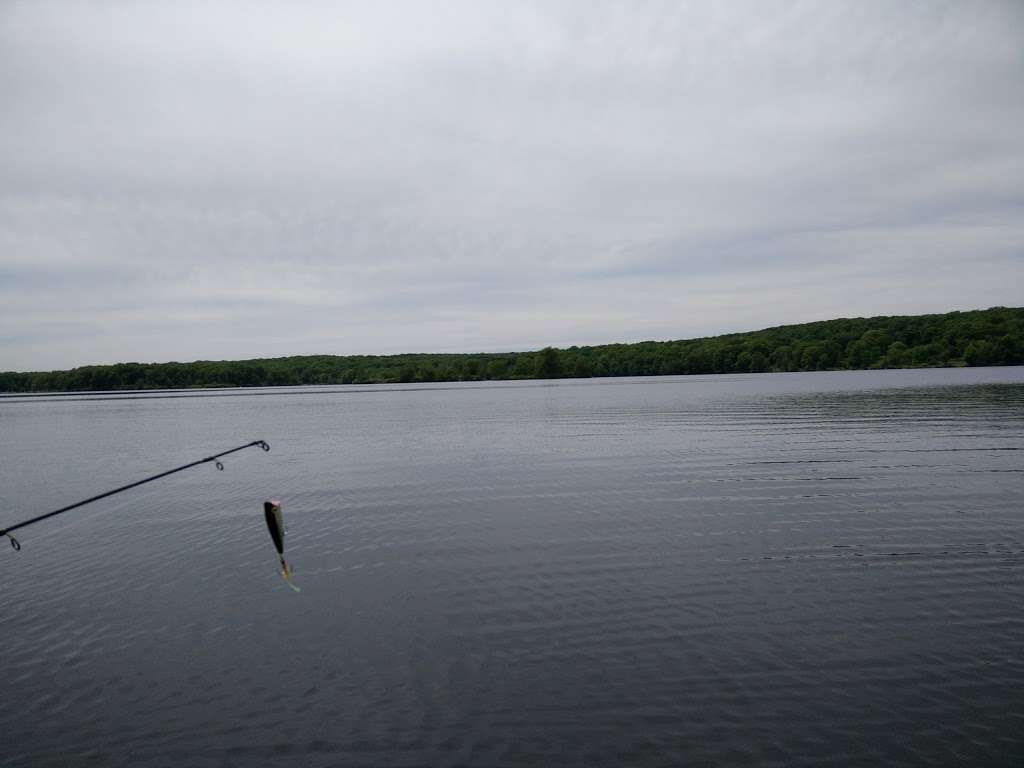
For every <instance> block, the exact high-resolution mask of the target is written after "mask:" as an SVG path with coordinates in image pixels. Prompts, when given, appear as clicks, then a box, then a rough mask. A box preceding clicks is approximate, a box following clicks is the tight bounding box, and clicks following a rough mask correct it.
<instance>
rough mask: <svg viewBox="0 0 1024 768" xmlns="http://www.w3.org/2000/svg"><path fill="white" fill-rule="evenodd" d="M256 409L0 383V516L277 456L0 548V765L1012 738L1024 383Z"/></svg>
mask: <svg viewBox="0 0 1024 768" xmlns="http://www.w3.org/2000/svg"><path fill="white" fill-rule="evenodd" d="M210 394H215V395H216V396H202V395H210ZM252 394H256V393H252V392H249V391H243V392H218V393H200V396H195V395H193V394H190V393H175V396H174V397H166V396H158V397H154V396H151V395H138V394H136V395H130V396H124V395H116V394H115V395H106V396H103V397H102V399H101V398H95V397H82V396H74V397H39V398H2V399H0V435H2V442H0V446H2V454H0V457H2V463H0V487H2V488H3V489H4V496H5V501H6V509H7V511H6V512H5V513H4V515H3V522H7V521H9V520H10V521H13V520H15V519H21V518H22V517H25V516H28V515H30V514H34V513H37V512H42V511H46V510H48V509H51V508H55V507H58V506H62V505H63V504H65V503H68V502H70V501H74V500H76V499H78V498H81V497H84V496H87V495H90V494H92V493H95V492H98V491H102V490H106V489H107V488H108V487H112V486H114V485H117V484H120V483H122V482H125V481H129V480H132V479H135V478H137V477H142V476H144V475H146V474H149V473H151V472H153V471H155V470H158V469H161V468H165V467H171V466H175V465H177V464H180V463H183V462H185V461H188V460H190V459H193V458H196V457H198V456H200V455H205V454H206V453H208V452H212V451H214V450H215V449H218V448H227V447H231V446H233V445H237V444H239V443H241V442H245V441H248V440H253V439H257V438H265V439H267V440H268V441H269V442H270V443H271V445H272V447H273V450H272V451H271V452H270V453H269V454H263V453H261V452H255V453H253V454H251V455H246V454H239V455H237V456H231V457H227V460H226V461H225V464H226V465H227V466H226V470H225V471H224V472H216V471H215V470H212V469H210V468H208V467H201V468H198V469H196V470H191V471H189V472H187V473H183V474H181V475H176V476H173V477H171V478H167V480H166V481H161V483H160V484H157V483H155V484H151V485H148V486H143V487H142V488H139V489H137V490H136V491H133V492H130V493H126V494H122V495H120V496H117V497H114V498H112V499H110V500H108V501H106V502H101V503H99V504H97V505H94V506H92V507H87V508H83V509H82V510H79V511H76V512H73V513H70V514H68V515H66V516H63V517H61V518H57V519H55V520H53V521H49V522H47V523H42V524H40V525H38V526H33V527H31V528H28V529H25V531H24V532H23V535H22V536H21V539H22V543H23V545H24V550H23V551H22V552H21V553H14V552H8V553H6V554H5V555H2V554H0V574H2V578H3V584H4V597H5V600H4V618H3V622H4V624H3V626H4V635H3V637H4V643H3V647H4V661H5V664H4V684H3V685H4V688H3V690H4V696H3V697H0V723H2V724H3V730H4V744H3V747H2V760H0V762H2V763H3V764H4V765H5V766H6V765H11V766H38V765H65V764H75V765H89V764H95V765H104V766H105V765H115V764H119V765H120V764H124V765H127V764H130V765H143V766H145V765H151V766H162V765H168V764H175V763H177V764H182V765H197V766H203V765H209V766H225V765H229V766H230V765H303V766H306V765H309V766H318V765H323V766H328V765H338V766H342V765H379V766H397V765H479V764H493V765H525V764H530V765H535V764H559V765H569V764H571V765H595V764H597V765H607V764H627V765H681V764H690V763H696V764H701V763H704V764H737V763H754V762H756V763H757V764H761V765H787V766H788V765H808V766H811V765H814V766H817V765H828V764H842V765H849V764H864V763H868V762H874V761H877V762H882V761H884V762H885V763H887V764H915V765H923V764H955V763H958V762H962V763H966V764H1013V763H1014V760H1019V759H1020V758H1021V756H1022V755H1024V737H1022V734H1024V707H1022V706H1021V705H1022V704H1024V694H1022V693H1021V691H1022V690H1024V626H1022V624H1024V621H1022V619H1021V611H1020V606H1021V605H1022V599H1024V579H1022V578H1021V576H1022V566H1024V534H1022V527H1021V523H1022V516H1024V513H1022V509H1021V505H1020V502H1019V500H1020V498H1021V494H1022V491H1024V478H1022V470H1024V467H1022V464H1021V456H1022V455H1024V454H1022V453H1021V450H1022V448H1024V432H1022V427H1024V369H1020V368H1012V369H988V370H956V371H910V372H899V371H893V372H887V371H879V372H850V373H825V374H821V373H818V374H769V375H751V376H735V377H732V376H718V377H686V378H656V379H638V380H637V379H635V380H628V381H623V380H610V381H609V380H592V381H584V382H571V381H563V382H558V383H557V384H539V383H536V382H524V383H521V384H520V383H511V384H510V383H506V384H502V385H497V386H492V385H458V386H452V385H440V386H432V387H419V388H410V387H401V386H395V387H375V388H362V387H326V388H305V389H299V390H274V391H269V390H260V391H258V394H259V396H250V395H252ZM207 470H209V471H207ZM268 497H280V498H282V499H283V501H284V505H285V514H286V515H287V519H288V521H289V552H290V555H291V557H290V559H293V560H294V564H295V566H296V576H295V578H296V581H297V583H298V584H299V585H300V586H301V587H302V590H303V591H302V593H301V594H293V593H292V592H290V591H289V590H288V589H287V587H286V586H285V585H284V584H283V583H282V582H281V580H280V577H279V576H278V575H277V573H276V555H275V553H274V551H273V547H272V546H271V544H270V542H269V538H268V537H267V535H266V531H265V528H264V523H263V519H262V501H263V500H264V499H265V498H268Z"/></svg>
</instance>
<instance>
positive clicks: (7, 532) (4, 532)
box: [0, 440, 270, 550]
mask: <svg viewBox="0 0 1024 768" xmlns="http://www.w3.org/2000/svg"><path fill="white" fill-rule="evenodd" d="M256 445H258V446H259V447H260V448H262V449H263V450H264V451H269V450H270V444H269V443H268V442H267V441H266V440H253V441H252V442H251V443H246V444H245V445H240V446H238V447H237V448H232V449H231V450H229V451H222V452H221V453H215V454H213V456H207V457H206V458H205V459H199V460H198V461H193V462H190V463H189V464H183V465H181V466H180V467H175V468H174V469H168V470H167V471H166V472H161V473H159V474H156V475H153V476H151V477H147V478H144V479H142V480H137V481H136V482H134V483H129V484H128V485H122V486H121V487H120V488H115V489H114V490H112V491H107V492H106V493H101V494H99V495H97V496H91V497H90V498H88V499H83V500H82V501H76V502H75V503H74V504H69V505H68V506H66V507H61V508H60V509H55V510H54V511H53V512H47V513H46V514H43V515H38V516H36V517H32V518H29V519H28V520H22V521H21V522H20V523H15V524H14V525H10V526H8V527H6V528H0V536H6V537H7V538H8V539H10V541H11V546H12V547H13V548H14V549H15V550H20V549H21V543H20V542H19V541H18V540H17V539H16V538H14V535H13V534H12V533H11V532H12V531H16V530H18V529H19V528H24V527H25V526H26V525H32V524H33V523H38V522H40V521H41V520H46V519H48V518H51V517H54V516H56V515H61V514H63V513H65V512H70V511H71V510H72V509H77V508H78V507H82V506H85V505H86V504H91V503H92V502H94V501H99V500H100V499H105V498H107V497H108V496H113V495H114V494H116V493H121V492H122V491H127V490H129V489H130V488H135V487H137V486H140V485H144V484H145V483H151V482H153V481H154V480H159V479H160V478H161V477H167V476H168V475H173V474H174V473H175V472H181V471H183V470H186V469H191V468H192V467H197V466H199V465H200V464H207V463H209V462H211V461H212V462H214V465H215V466H216V467H217V469H218V470H222V469H224V464H223V463H222V462H221V461H220V458H221V457H222V456H227V455H228V454H229V453H235V452H236V451H243V450H245V449H246V448H252V447H253V446H256Z"/></svg>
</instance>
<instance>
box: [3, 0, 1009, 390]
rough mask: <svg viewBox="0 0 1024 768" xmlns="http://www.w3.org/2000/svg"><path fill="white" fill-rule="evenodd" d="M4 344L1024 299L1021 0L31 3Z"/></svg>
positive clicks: (423, 330)
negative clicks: (918, 0) (882, 0)
mask: <svg viewBox="0 0 1024 768" xmlns="http://www.w3.org/2000/svg"><path fill="white" fill-rule="evenodd" d="M0 137H2V141H0V370H40V369H51V368H65V367H70V366H74V365H80V364H85V363H111V362H118V361H128V360H137V361H166V360H195V359H241V358H248V357H259V356H280V355H290V354H314V353H319V354H350V353H382V354H383V353H394V352H405V351H438V352H442V351H501V350H513V349H535V348H539V347H542V346H545V345H549V344H550V345H555V346H568V345H572V344H594V343H603V342H616V341H638V340H643V339H673V338H689V337H694V336H703V335H712V334H718V333H724V332H730V331H740V330H753V329H756V328H762V327H766V326H772V325H780V324H785V323H794V322H802V321H809V320H819V319H828V318H833V317H843V316H847V317H849V316H864V315H875V314H915V313H922V312H945V311H949V310H953V309H971V308H983V307H989V306H993V305H999V304H1002V305H1008V306H1019V305H1022V304H1024V4H1022V3H1020V2H1006V3H997V2H951V3H942V2H934V1H929V2H923V3H913V2H903V1H896V0H893V2H887V3H873V2H865V1H864V0H857V1H856V2H851V3H839V2H818V1H815V2H807V3H772V2H766V1H764V0H757V1H756V2H750V3H743V2H717V1H716V2H710V1H709V2H704V3H683V2H667V3H640V2H625V3H600V2H593V1H592V0H587V1H586V2H578V3H558V2H541V3H537V4H535V5H534V4H528V3H525V2H521V0H515V1H514V2H500V3H499V2H493V3H490V2H467V3H450V2H445V3H428V2H406V3H382V2H372V3H371V2H367V3H340V2H330V3H327V2H325V3H322V4H321V3H316V2H281V3H269V2H267V3H263V2H244V3H237V4H235V3H224V2H205V1H204V2H196V3H188V2H181V1H180V0H175V2H163V3H156V2H116V3H96V2H67V3H47V2H39V1H38V0H31V1H30V2H24V3H16V2H4V3H3V4H2V5H0Z"/></svg>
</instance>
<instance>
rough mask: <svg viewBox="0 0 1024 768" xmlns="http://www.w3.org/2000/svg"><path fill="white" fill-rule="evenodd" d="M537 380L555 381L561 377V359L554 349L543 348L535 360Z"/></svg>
mask: <svg viewBox="0 0 1024 768" xmlns="http://www.w3.org/2000/svg"><path fill="white" fill-rule="evenodd" d="M535 375H536V377H537V378H538V379H557V378H559V377H560V376H561V375H562V358H561V357H560V356H559V354H558V350H557V349H555V348H554V347H544V349H542V350H541V351H540V355H539V356H538V358H537V368H536V372H535Z"/></svg>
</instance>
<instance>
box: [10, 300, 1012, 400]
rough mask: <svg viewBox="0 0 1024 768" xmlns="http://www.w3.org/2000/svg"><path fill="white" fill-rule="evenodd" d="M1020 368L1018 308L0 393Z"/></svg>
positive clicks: (286, 364) (162, 371) (275, 363)
mask: <svg viewBox="0 0 1024 768" xmlns="http://www.w3.org/2000/svg"><path fill="white" fill-rule="evenodd" d="M964 365H967V366H984V365H1024V308H1006V307H993V308H991V309H985V310H976V311H970V312H950V313H947V314H941V315H914V316H895V317H870V318H844V319H839V320H825V321H821V322H816V323H803V324H800V325H784V326H779V327H777V328H766V329H764V330H760V331H752V332H748V333H732V334H726V335H724V336H714V337H708V338H701V339H689V340H680V341H643V342H638V343H634V344H604V345H600V346H592V347H576V346H574V347H569V348H568V349H555V348H552V347H547V348H545V349H542V350H539V351H531V352H507V353H482V354H445V355H442V354H406V355H388V356H377V355H345V356H336V355H307V356H299V357H280V358H268V359H255V360H239V361H228V360H220V361H209V360H199V361H196V362H191V363H177V362H171V363H118V364H116V365H87V366H82V367H80V368H74V369H72V370H68V371H36V372H28V373H18V372H4V373H0V392H72V391H103V390H123V389H177V388H190V387H262V386H281V385H301V384H379V383H413V382H432V381H485V380H503V379H553V378H564V377H573V378H582V377H590V376H657V375H685V374H712V373H750V372H762V371H820V370H848V369H872V368H920V367H948V366H964Z"/></svg>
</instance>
